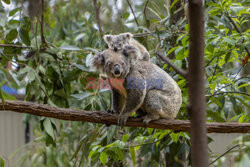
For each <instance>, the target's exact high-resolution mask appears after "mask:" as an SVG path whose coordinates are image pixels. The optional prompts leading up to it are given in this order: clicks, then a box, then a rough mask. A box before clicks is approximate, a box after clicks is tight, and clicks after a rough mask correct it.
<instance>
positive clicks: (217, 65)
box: [209, 57, 219, 82]
mask: <svg viewBox="0 0 250 167" xmlns="http://www.w3.org/2000/svg"><path fill="white" fill-rule="evenodd" d="M218 61H219V57H217V63H216V66H215V68H214V72H213V75H212V78H211V79H210V81H209V82H211V81H212V80H213V79H214V76H215V73H216V71H217V68H218V67H219V64H218Z"/></svg>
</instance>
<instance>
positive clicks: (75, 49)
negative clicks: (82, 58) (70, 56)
mask: <svg viewBox="0 0 250 167" xmlns="http://www.w3.org/2000/svg"><path fill="white" fill-rule="evenodd" d="M59 48H60V49H62V50H71V51H80V50H81V49H80V48H79V47H77V46H70V45H64V46H60V47H59Z"/></svg>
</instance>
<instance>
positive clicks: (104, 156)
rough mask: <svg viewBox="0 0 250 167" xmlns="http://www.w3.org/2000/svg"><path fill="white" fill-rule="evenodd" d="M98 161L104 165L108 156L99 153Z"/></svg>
mask: <svg viewBox="0 0 250 167" xmlns="http://www.w3.org/2000/svg"><path fill="white" fill-rule="evenodd" d="M99 159H100V161H101V163H102V164H103V165H105V164H106V163H107V162H108V155H107V154H106V153H105V152H101V154H100V157H99Z"/></svg>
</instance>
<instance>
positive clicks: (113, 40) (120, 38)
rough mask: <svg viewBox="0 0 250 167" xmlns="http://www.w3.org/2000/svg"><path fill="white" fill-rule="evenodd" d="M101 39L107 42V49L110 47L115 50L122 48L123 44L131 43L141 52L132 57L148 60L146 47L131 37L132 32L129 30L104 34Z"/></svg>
mask: <svg viewBox="0 0 250 167" xmlns="http://www.w3.org/2000/svg"><path fill="white" fill-rule="evenodd" d="M103 39H104V41H105V42H106V43H107V44H108V47H109V49H112V50H114V51H115V52H117V51H121V50H123V48H124V46H126V45H133V46H135V47H137V48H138V49H139V51H140V52H141V54H139V55H137V56H136V57H134V59H135V58H137V59H138V60H143V61H149V60H150V54H149V53H148V51H147V49H146V48H145V47H144V46H143V45H142V44H140V43H139V42H138V41H136V40H135V39H133V34H131V33H129V32H127V33H121V34H118V35H104V37H103Z"/></svg>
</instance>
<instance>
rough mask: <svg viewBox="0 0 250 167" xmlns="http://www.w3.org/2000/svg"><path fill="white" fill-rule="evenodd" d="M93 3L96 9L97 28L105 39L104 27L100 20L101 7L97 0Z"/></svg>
mask: <svg viewBox="0 0 250 167" xmlns="http://www.w3.org/2000/svg"><path fill="white" fill-rule="evenodd" d="M93 3H94V7H95V18H96V22H97V26H98V29H99V32H100V35H101V37H103V32H102V25H101V19H100V7H99V6H98V4H97V0H93Z"/></svg>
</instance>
